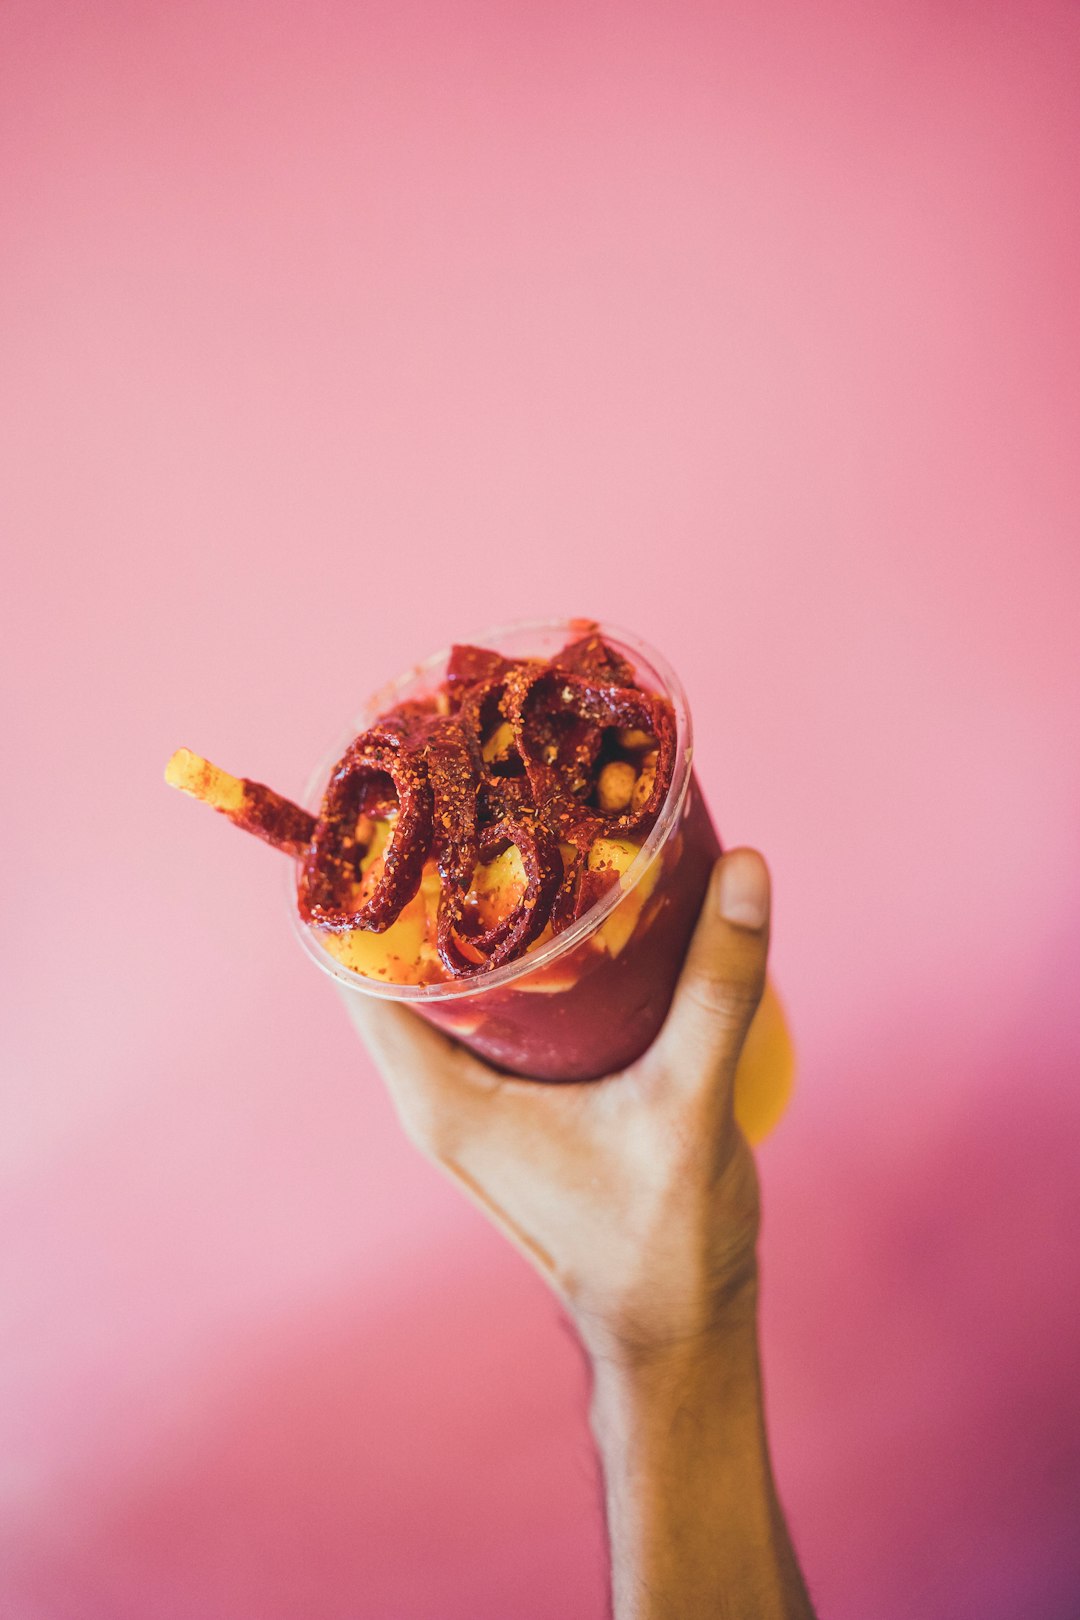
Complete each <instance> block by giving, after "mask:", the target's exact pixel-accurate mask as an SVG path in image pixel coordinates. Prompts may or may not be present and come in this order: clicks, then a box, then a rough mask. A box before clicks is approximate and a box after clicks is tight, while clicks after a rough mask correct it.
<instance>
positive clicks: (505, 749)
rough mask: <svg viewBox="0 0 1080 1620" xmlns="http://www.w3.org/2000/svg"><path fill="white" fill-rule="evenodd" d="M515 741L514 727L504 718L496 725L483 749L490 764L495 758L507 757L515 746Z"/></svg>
mask: <svg viewBox="0 0 1080 1620" xmlns="http://www.w3.org/2000/svg"><path fill="white" fill-rule="evenodd" d="M513 742H514V728H513V726H512V725H510V723H509V721H506V720H504V721H502V723H501V724H500V725H497V726H496V727H495V730H494V731H493V732H492V733H491V736H490V737H489V738H488V740H487V742H486V743H485V744H484V746H483V748H482V750H481V752H482V753H483V756H484V759H485V761H486V762H487V764H489V765H490V764H491V762H492V760H493V759H505V757H506V755H507V754H509V752H510V750H511V748H512V746H513Z"/></svg>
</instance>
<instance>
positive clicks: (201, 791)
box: [165, 748, 315, 855]
mask: <svg viewBox="0 0 1080 1620" xmlns="http://www.w3.org/2000/svg"><path fill="white" fill-rule="evenodd" d="M165 780H166V782H167V783H168V784H169V786H170V787H174V788H179V789H180V792H181V793H188V794H190V795H191V797H192V798H193V799H201V800H202V802H203V804H208V805H209V806H210V808H211V809H212V810H217V811H220V813H221V814H222V815H223V816H228V818H229V820H230V821H231V822H232V823H233V825H234V826H236V827H241V828H243V830H244V832H249V833H253V834H254V835H255V837H256V838H261V839H263V841H264V842H265V843H267V844H273V846H274V848H275V849H281V850H284V852H285V854H286V855H302V854H303V853H304V851H305V849H306V848H307V846H308V844H309V843H310V842H311V835H312V833H313V832H314V831H315V817H314V816H311V815H309V814H308V812H307V811H306V810H301V808H300V806H299V805H298V804H293V802H292V800H291V799H283V798H282V797H281V795H280V793H275V792H274V791H273V789H272V788H268V787H264V786H263V785H262V783H261V782H249V781H248V779H247V778H246V777H240V776H230V775H229V773H228V771H223V770H222V769H221V767H220V766H218V765H211V763H210V761H209V760H208V759H203V757H202V755H201V754H193V753H192V751H191V749H190V748H178V749H177V750H176V753H175V754H174V755H173V756H172V758H171V759H170V761H169V763H168V764H167V765H166V767H165Z"/></svg>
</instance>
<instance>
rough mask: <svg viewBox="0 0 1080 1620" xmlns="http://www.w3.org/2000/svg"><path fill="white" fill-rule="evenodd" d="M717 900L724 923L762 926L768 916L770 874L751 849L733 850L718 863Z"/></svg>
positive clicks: (748, 926) (751, 926)
mask: <svg viewBox="0 0 1080 1620" xmlns="http://www.w3.org/2000/svg"><path fill="white" fill-rule="evenodd" d="M716 903H717V907H718V909H719V912H720V915H721V917H723V918H724V920H725V922H729V923H735V925H736V926H737V927H739V928H763V927H764V926H765V919H766V917H767V916H768V915H769V873H768V870H767V868H766V866H765V862H764V861H763V860H762V859H761V857H760V856H759V855H754V854H752V853H751V851H750V850H741V849H737V850H733V851H732V853H731V854H730V855H726V856H725V857H724V859H723V861H722V862H721V865H720V882H719V885H718V887H717V893H716Z"/></svg>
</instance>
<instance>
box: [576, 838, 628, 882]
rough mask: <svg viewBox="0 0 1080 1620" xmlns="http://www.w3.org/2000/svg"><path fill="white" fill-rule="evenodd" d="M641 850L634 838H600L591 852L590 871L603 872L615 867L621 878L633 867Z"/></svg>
mask: <svg viewBox="0 0 1080 1620" xmlns="http://www.w3.org/2000/svg"><path fill="white" fill-rule="evenodd" d="M640 848H641V845H640V844H635V843H634V841H633V839H632V838H598V839H597V840H596V842H595V843H594V844H593V846H592V848H591V849H590V851H589V871H590V872H603V871H605V870H606V869H607V868H609V867H614V869H615V871H616V872H618V874H619V876H620V877H621V876H622V874H623V873H624V872H628V871H629V870H630V868H631V866H633V864H634V860H635V859H636V857H637V852H638V850H639V849H640Z"/></svg>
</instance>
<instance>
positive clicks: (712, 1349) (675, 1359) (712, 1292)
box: [570, 1252, 758, 1383]
mask: <svg viewBox="0 0 1080 1620" xmlns="http://www.w3.org/2000/svg"><path fill="white" fill-rule="evenodd" d="M757 1310H758V1269H757V1260H756V1256H755V1255H754V1254H753V1252H751V1253H749V1254H748V1255H747V1256H746V1258H745V1261H744V1262H743V1264H742V1265H741V1266H740V1267H739V1268H738V1270H737V1272H736V1273H735V1274H733V1275H731V1276H729V1277H728V1278H726V1279H725V1281H724V1283H723V1284H722V1285H711V1286H709V1287H705V1288H699V1289H694V1290H692V1291H689V1296H688V1297H687V1296H685V1295H684V1296H682V1297H680V1298H679V1300H678V1303H677V1305H676V1304H675V1303H674V1302H673V1301H671V1300H670V1299H668V1300H666V1301H665V1302H664V1306H663V1308H660V1309H658V1308H656V1306H655V1305H653V1307H652V1308H650V1309H649V1310H647V1311H634V1310H631V1309H623V1310H615V1309H609V1310H606V1311H593V1310H589V1309H587V1308H586V1307H585V1306H584V1305H583V1304H581V1303H580V1302H572V1303H571V1306H570V1314H571V1318H572V1321H573V1324H574V1326H575V1328H576V1330H577V1334H578V1337H579V1338H580V1340H581V1343H582V1346H583V1348H584V1350H585V1352H586V1354H587V1356H588V1358H589V1361H590V1364H591V1367H592V1372H593V1378H594V1381H596V1380H599V1379H604V1378H606V1379H610V1380H615V1381H618V1382H621V1383H633V1382H634V1381H635V1380H640V1381H643V1382H645V1383H647V1382H649V1381H650V1380H652V1381H659V1382H663V1381H664V1380H665V1379H666V1378H669V1377H676V1378H678V1377H682V1376H684V1375H685V1374H687V1373H688V1372H690V1371H692V1370H693V1369H694V1368H695V1367H697V1366H709V1367H711V1368H715V1367H716V1366H717V1365H718V1364H723V1363H725V1362H727V1361H728V1360H730V1359H731V1358H732V1357H733V1356H736V1357H738V1356H741V1355H745V1353H746V1350H747V1348H748V1347H749V1346H750V1345H753V1346H755V1347H756V1344H757Z"/></svg>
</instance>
